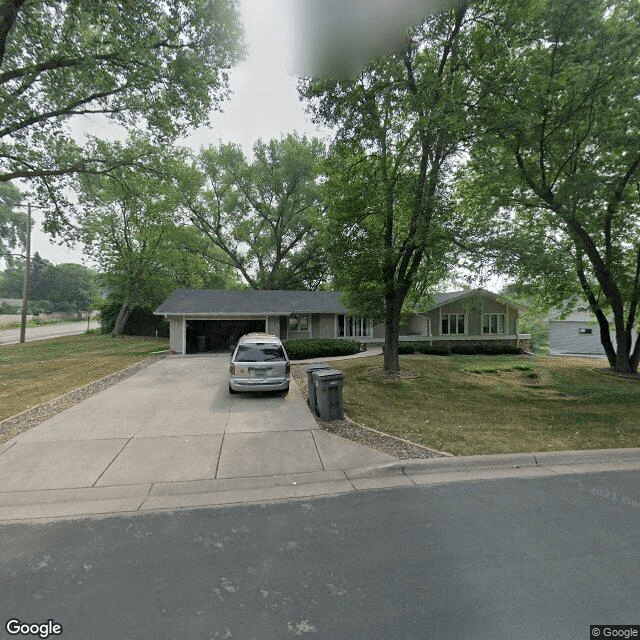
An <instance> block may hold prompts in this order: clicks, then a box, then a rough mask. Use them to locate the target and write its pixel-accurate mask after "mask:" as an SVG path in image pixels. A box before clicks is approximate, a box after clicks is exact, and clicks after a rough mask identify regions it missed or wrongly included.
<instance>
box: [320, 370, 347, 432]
mask: <svg viewBox="0 0 640 640" xmlns="http://www.w3.org/2000/svg"><path fill="white" fill-rule="evenodd" d="M344 382H345V377H344V373H342V371H338V369H327V370H321V371H316V372H314V374H313V384H314V386H315V388H316V403H317V407H318V411H317V415H318V416H319V417H320V420H323V421H325V422H330V421H331V420H342V419H344V400H343V398H342V388H343V387H344Z"/></svg>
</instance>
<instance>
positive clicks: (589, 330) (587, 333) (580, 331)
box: [578, 328, 593, 336]
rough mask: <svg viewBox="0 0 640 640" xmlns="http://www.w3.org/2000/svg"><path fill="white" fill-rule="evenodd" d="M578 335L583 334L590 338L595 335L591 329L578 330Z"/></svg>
mask: <svg viewBox="0 0 640 640" xmlns="http://www.w3.org/2000/svg"><path fill="white" fill-rule="evenodd" d="M578 333H583V334H585V335H588V336H590V335H591V334H592V333H593V331H592V330H591V329H584V328H580V329H578Z"/></svg>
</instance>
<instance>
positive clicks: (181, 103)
mask: <svg viewBox="0 0 640 640" xmlns="http://www.w3.org/2000/svg"><path fill="white" fill-rule="evenodd" d="M5 5H6V6H5ZM9 7H11V8H10V9H9ZM0 33H1V34H2V36H3V37H2V39H1V43H2V44H1V46H0V114H1V117H0V121H1V122H2V126H1V127H0V182H6V181H9V180H13V179H16V178H27V179H29V178H36V179H38V182H36V183H35V184H34V187H37V188H38V189H39V194H40V196H41V197H42V200H44V201H49V202H50V201H51V200H54V202H56V203H57V205H58V206H59V205H60V201H61V198H62V195H61V191H60V190H58V189H55V188H54V183H53V181H54V180H56V179H57V178H59V177H60V176H64V175H69V174H74V173H79V172H87V171H88V172H93V171H103V170H109V169H110V168H112V165H110V163H109V160H108V159H107V158H103V157H101V156H100V155H99V154H98V155H96V154H93V153H92V152H90V151H89V150H85V149H83V148H82V147H81V146H80V145H79V144H78V143H76V142H75V141H74V140H73V138H72V137H71V135H70V131H69V121H70V119H71V118H72V117H74V116H77V115H83V114H103V115H105V116H106V117H107V118H109V119H110V121H111V122H112V123H114V124H119V125H123V126H124V127H126V128H129V129H131V130H140V129H146V130H148V131H150V132H152V133H153V135H155V136H156V138H157V139H158V140H162V141H164V142H166V141H167V140H168V139H171V138H175V137H176V136H177V135H179V134H180V133H183V132H184V131H185V129H186V127H188V126H193V125H198V124H202V123H205V122H206V120H207V116H208V114H209V112H210V110H211V108H212V107H213V108H216V107H219V105H220V103H221V101H222V100H223V99H225V98H226V97H227V95H228V69H229V67H230V66H231V65H232V64H234V63H235V62H236V61H237V60H238V59H239V57H241V55H242V45H241V42H240V41H241V27H240V23H239V17H238V13H237V6H236V3H235V2H234V1H233V0H172V1H171V2H136V1H133V0H126V1H125V2H124V3H123V2H120V1H119V0H101V1H100V2H96V1H95V0H74V1H73V2H68V1H63V0H30V1H29V2H22V1H20V2H9V3H7V2H5V3H3V11H2V12H0ZM56 184H58V186H62V185H64V184H65V183H64V181H63V182H60V183H56ZM56 214H59V215H60V216H61V217H63V218H64V215H63V209H62V207H59V208H58V209H57V211H56V210H51V211H48V212H47V215H48V216H54V217H55V216H56Z"/></svg>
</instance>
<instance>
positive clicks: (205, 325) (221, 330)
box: [186, 318, 266, 353]
mask: <svg viewBox="0 0 640 640" xmlns="http://www.w3.org/2000/svg"><path fill="white" fill-rule="evenodd" d="M252 331H266V320H265V319H264V318H262V319H257V318H256V319H239V320H187V351H186V352H187V353H205V352H207V351H226V350H227V349H228V348H229V345H230V344H235V343H236V342H237V341H238V339H239V338H240V336H243V335H244V334H245V333H251V332H252Z"/></svg>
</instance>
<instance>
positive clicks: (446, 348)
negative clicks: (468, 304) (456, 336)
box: [398, 342, 522, 356]
mask: <svg viewBox="0 0 640 640" xmlns="http://www.w3.org/2000/svg"><path fill="white" fill-rule="evenodd" d="M398 353H399V354H401V355H409V354H412V353H423V354H425V355H430V356H450V355H463V356H476V355H487V356H499V355H517V354H520V353H522V349H520V348H519V347H514V346H513V345H508V344H504V345H498V344H454V345H446V344H432V345H430V344H428V343H426V342H401V343H400V344H399V346H398Z"/></svg>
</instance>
